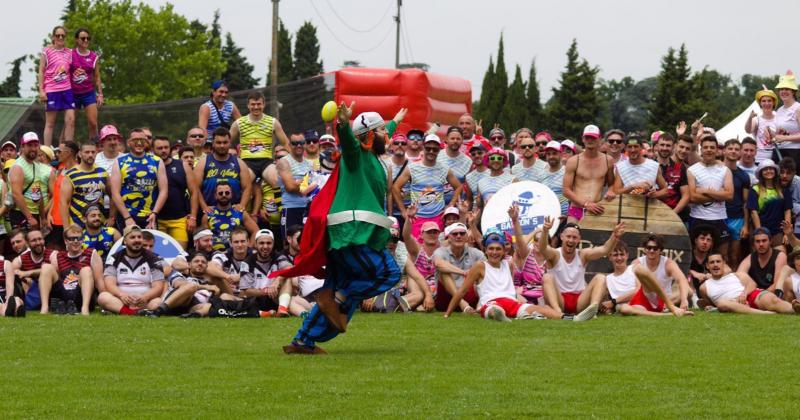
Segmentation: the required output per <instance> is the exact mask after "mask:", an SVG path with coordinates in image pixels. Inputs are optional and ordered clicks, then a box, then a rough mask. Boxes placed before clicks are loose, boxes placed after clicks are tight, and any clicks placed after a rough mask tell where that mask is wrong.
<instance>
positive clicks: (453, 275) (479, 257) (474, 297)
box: [433, 223, 486, 312]
mask: <svg viewBox="0 0 800 420" xmlns="http://www.w3.org/2000/svg"><path fill="white" fill-rule="evenodd" d="M444 234H445V238H447V240H448V245H447V246H444V247H440V248H438V249H437V250H436V251H434V253H433V264H434V265H435V266H436V271H437V274H438V277H439V284H438V285H437V287H436V290H437V293H436V299H435V301H436V310H437V311H442V312H444V311H446V310H447V305H448V304H449V303H450V300H451V299H452V296H454V295H455V294H456V292H457V291H458V289H459V288H460V287H461V285H462V284H463V283H464V277H465V276H466V275H467V272H468V271H469V270H470V269H471V268H472V267H473V266H474V265H475V264H477V263H478V262H479V261H485V260H486V256H485V255H484V254H483V252H481V251H479V250H478V249H476V248H473V247H471V246H469V245H467V227H466V226H465V225H464V224H463V223H453V224H452V225H450V226H448V227H447V228H446V229H445V230H444ZM477 303H478V294H477V293H476V292H475V288H472V289H470V290H468V291H467V293H466V294H465V295H464V297H463V298H462V299H461V300H460V302H459V307H460V308H461V310H462V311H464V312H473V311H472V310H473V309H476V308H475V305H476V304H477ZM467 308H469V309H467Z"/></svg>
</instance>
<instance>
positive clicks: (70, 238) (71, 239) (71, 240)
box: [64, 236, 83, 242]
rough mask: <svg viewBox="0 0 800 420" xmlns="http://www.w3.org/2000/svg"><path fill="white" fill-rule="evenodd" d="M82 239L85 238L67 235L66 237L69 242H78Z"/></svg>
mask: <svg viewBox="0 0 800 420" xmlns="http://www.w3.org/2000/svg"><path fill="white" fill-rule="evenodd" d="M81 239H83V238H81V237H80V236H67V237H66V238H64V240H65V241H67V242H78V241H80V240H81Z"/></svg>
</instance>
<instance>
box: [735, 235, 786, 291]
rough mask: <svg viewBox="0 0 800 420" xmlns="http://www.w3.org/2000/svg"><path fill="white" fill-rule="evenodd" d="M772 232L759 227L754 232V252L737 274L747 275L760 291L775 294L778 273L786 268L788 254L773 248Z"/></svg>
mask: <svg viewBox="0 0 800 420" xmlns="http://www.w3.org/2000/svg"><path fill="white" fill-rule="evenodd" d="M770 239H771V235H770V231H769V229H767V228H765V227H759V228H757V229H756V230H754V231H753V252H752V253H751V254H750V255H748V256H746V257H745V258H744V259H743V260H742V262H741V263H739V268H738V269H736V272H737V273H746V274H747V275H748V276H750V278H751V279H753V281H754V282H756V286H757V287H758V288H760V289H764V290H769V291H770V292H774V291H775V288H776V287H777V285H778V273H780V272H781V269H782V268H783V267H785V266H786V264H787V260H786V254H785V253H784V252H783V251H779V250H777V249H774V248H772V246H771V244H770Z"/></svg>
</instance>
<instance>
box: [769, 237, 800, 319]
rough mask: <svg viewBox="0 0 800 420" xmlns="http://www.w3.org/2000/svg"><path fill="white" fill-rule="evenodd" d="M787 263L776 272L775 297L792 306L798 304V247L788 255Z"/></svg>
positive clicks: (799, 281) (799, 259)
mask: <svg viewBox="0 0 800 420" xmlns="http://www.w3.org/2000/svg"><path fill="white" fill-rule="evenodd" d="M792 237H794V235H792ZM789 263H790V264H791V265H790V264H789ZM789 263H787V264H786V265H784V266H783V267H781V270H780V271H779V272H778V277H777V278H776V279H775V285H776V288H775V295H777V296H778V297H782V298H783V300H785V301H787V302H790V303H791V304H792V305H793V306H794V305H797V304H800V274H798V271H800V247H795V248H794V250H793V251H792V252H791V253H790V254H789Z"/></svg>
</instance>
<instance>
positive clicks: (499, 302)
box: [444, 232, 561, 322]
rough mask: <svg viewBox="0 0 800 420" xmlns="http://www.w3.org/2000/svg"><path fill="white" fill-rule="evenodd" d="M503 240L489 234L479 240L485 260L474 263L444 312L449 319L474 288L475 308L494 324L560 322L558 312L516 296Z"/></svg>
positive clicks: (511, 268)
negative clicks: (524, 321)
mask: <svg viewBox="0 0 800 420" xmlns="http://www.w3.org/2000/svg"><path fill="white" fill-rule="evenodd" d="M505 246H506V238H505V236H504V235H502V234H499V233H493V232H492V233H489V234H487V235H486V236H485V237H484V239H483V249H485V250H486V259H485V260H482V261H478V262H477V263H476V264H475V266H474V267H472V268H471V269H470V270H469V272H468V273H467V276H466V278H465V279H464V282H463V283H462V284H461V286H460V287H459V288H458V290H457V291H456V293H454V294H453V297H452V299H450V305H448V307H447V311H446V312H445V314H444V316H445V318H447V317H449V316H450V314H451V313H453V310H455V309H456V308H457V307H458V304H459V302H461V300H462V299H463V298H464V295H466V293H467V292H468V291H470V290H472V288H473V287H474V288H475V290H476V291H477V293H478V308H479V312H480V314H481V316H482V317H484V318H485V319H491V320H494V321H501V322H511V319H510V318H515V319H544V318H545V317H547V318H551V319H560V318H561V312H560V311H556V310H553V309H552V308H550V307H547V306H544V305H533V304H530V303H527V302H526V300H525V299H524V298H523V297H522V296H520V295H519V294H517V291H516V288H515V287H514V280H513V277H512V276H511V273H512V272H513V271H514V262H511V261H509V260H507V259H506V258H505V256H506V250H505Z"/></svg>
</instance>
